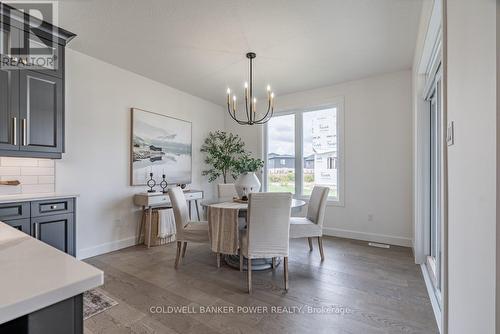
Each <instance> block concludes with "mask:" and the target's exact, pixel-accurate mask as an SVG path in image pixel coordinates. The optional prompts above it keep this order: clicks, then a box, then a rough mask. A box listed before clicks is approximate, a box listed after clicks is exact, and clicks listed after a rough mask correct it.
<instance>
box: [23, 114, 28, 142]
mask: <svg viewBox="0 0 500 334" xmlns="http://www.w3.org/2000/svg"><path fill="white" fill-rule="evenodd" d="M22 125H23V133H22V135H23V146H26V145H28V122H27V120H26V118H23V120H22Z"/></svg>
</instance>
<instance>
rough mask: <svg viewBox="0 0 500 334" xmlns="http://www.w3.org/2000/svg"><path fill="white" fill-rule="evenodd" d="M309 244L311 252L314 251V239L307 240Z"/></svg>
mask: <svg viewBox="0 0 500 334" xmlns="http://www.w3.org/2000/svg"><path fill="white" fill-rule="evenodd" d="M307 242H309V251H310V252H312V251H313V240H312V238H307Z"/></svg>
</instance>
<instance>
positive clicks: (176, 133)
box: [131, 108, 192, 186]
mask: <svg viewBox="0 0 500 334" xmlns="http://www.w3.org/2000/svg"><path fill="white" fill-rule="evenodd" d="M191 128H192V126H191V122H188V121H184V120H180V119H177V118H173V117H168V116H165V115H161V114H156V113H153V112H149V111H145V110H141V109H137V108H132V145H131V146H132V149H131V184H132V185H133V186H139V185H146V182H147V180H148V179H149V173H153V177H154V179H155V180H156V182H157V183H159V182H160V181H161V178H162V174H165V175H166V177H167V182H168V184H188V183H191V169H192V137H191V136H192V132H191V131H192V130H191Z"/></svg>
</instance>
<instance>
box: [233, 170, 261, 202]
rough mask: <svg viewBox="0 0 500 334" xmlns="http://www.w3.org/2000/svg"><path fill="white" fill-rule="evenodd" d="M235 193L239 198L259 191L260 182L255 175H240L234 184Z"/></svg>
mask: <svg viewBox="0 0 500 334" xmlns="http://www.w3.org/2000/svg"><path fill="white" fill-rule="evenodd" d="M234 185H235V187H236V191H237V192H238V196H239V197H240V198H243V197H247V196H248V194H250V193H257V192H259V191H260V186H261V184H260V181H259V178H258V177H257V175H255V173H244V174H241V175H240V176H239V177H238V179H237V180H236V182H235V184H234Z"/></svg>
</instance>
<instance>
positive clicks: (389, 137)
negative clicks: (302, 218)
mask: <svg viewBox="0 0 500 334" xmlns="http://www.w3.org/2000/svg"><path fill="white" fill-rule="evenodd" d="M339 96H343V97H344V98H345V131H344V132H345V144H344V147H345V206H344V207H335V206H330V207H329V208H328V210H327V214H326V222H325V233H326V234H330V235H337V236H342V237H349V238H355V239H362V240H370V241H379V242H386V243H391V244H397V245H404V246H410V245H411V159H412V153H411V152H412V138H411V131H412V130H411V72H410V71H409V70H408V71H401V72H396V73H389V74H385V75H381V76H376V77H370V78H366V79H363V80H357V81H352V82H347V83H344V84H340V85H334V86H330V87H324V88H320V89H315V90H310V91H305V92H300V93H295V94H290V95H285V96H279V95H278V96H277V99H276V101H277V110H289V109H296V108H301V107H310V106H314V105H322V104H327V103H328V102H329V101H331V100H332V99H333V98H335V97H339ZM226 129H227V130H228V131H232V132H234V133H237V134H239V135H240V136H241V137H242V138H243V139H244V140H245V142H246V144H247V147H248V148H249V149H250V150H252V151H253V152H254V153H255V154H256V155H259V156H260V155H262V139H263V138H262V127H259V126H252V127H249V126H240V125H238V124H236V123H235V122H234V121H233V120H232V119H231V118H230V117H229V116H228V115H227V114H226ZM368 215H373V221H369V220H368Z"/></svg>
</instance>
